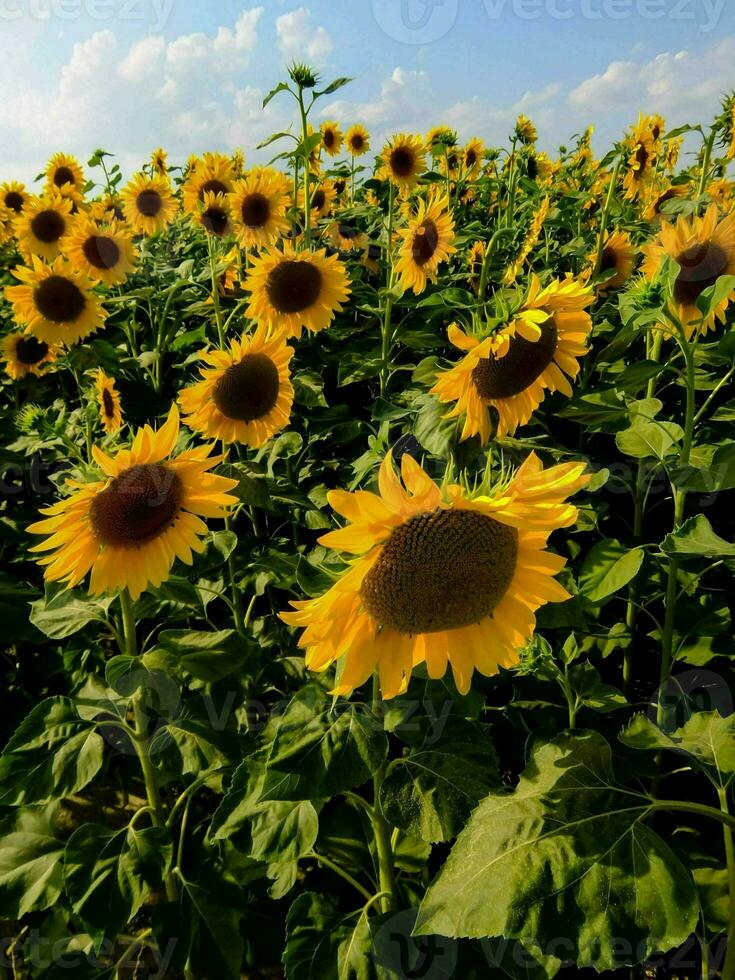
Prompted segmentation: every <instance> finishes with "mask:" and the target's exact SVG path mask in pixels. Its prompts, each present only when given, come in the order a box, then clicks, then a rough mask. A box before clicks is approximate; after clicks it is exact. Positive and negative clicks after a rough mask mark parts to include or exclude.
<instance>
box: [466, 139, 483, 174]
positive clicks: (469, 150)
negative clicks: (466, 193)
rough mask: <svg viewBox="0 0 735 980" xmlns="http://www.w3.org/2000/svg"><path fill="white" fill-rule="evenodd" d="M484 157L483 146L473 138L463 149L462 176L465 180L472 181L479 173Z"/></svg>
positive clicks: (478, 140)
mask: <svg viewBox="0 0 735 980" xmlns="http://www.w3.org/2000/svg"><path fill="white" fill-rule="evenodd" d="M484 156H485V144H484V143H483V142H482V140H480V139H477V137H476V136H475V137H473V138H472V139H471V140H470V141H469V143H468V144H467V146H465V148H464V154H463V174H464V177H465V179H466V180H474V179H475V177H477V175H478V174H479V173H480V170H481V168H482V161H483V159H484Z"/></svg>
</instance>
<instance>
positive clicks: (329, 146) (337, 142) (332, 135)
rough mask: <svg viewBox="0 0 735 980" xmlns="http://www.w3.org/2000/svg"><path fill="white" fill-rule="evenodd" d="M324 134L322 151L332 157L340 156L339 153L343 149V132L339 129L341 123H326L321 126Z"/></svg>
mask: <svg viewBox="0 0 735 980" xmlns="http://www.w3.org/2000/svg"><path fill="white" fill-rule="evenodd" d="M321 134H322V149H323V150H324V152H325V153H327V154H328V155H329V156H330V157H336V156H338V155H339V151H340V150H341V149H342V140H343V139H344V137H343V136H342V130H341V129H340V127H339V123H336V122H331V121H329V122H325V123H322V126H321Z"/></svg>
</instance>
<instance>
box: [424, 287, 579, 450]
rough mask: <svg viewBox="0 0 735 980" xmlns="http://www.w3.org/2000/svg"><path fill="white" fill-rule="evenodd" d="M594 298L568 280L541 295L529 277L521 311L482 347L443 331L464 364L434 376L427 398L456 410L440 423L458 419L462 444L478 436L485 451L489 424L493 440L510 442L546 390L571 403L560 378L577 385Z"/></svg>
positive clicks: (569, 390) (568, 387) (463, 336)
mask: <svg viewBox="0 0 735 980" xmlns="http://www.w3.org/2000/svg"><path fill="white" fill-rule="evenodd" d="M593 298H594V297H593V293H592V290H591V289H589V288H586V287H584V286H582V285H581V284H580V283H578V282H575V281H574V280H573V279H566V280H563V281H559V282H552V283H550V284H549V285H548V286H546V287H545V288H542V287H541V284H540V282H539V280H538V279H537V278H536V276H533V277H532V279H531V285H530V288H529V292H528V295H527V296H526V299H525V301H524V303H523V305H522V306H521V308H520V309H519V310H518V312H517V313H516V314H515V316H514V318H513V319H512V320H511V322H510V323H508V324H507V325H506V326H505V327H503V328H502V329H500V330H499V331H497V332H496V333H494V334H492V335H490V336H489V337H485V338H484V339H483V338H481V337H477V336H473V335H469V334H466V333H465V332H464V331H463V330H462V329H461V328H460V327H458V326H457V325H456V324H453V325H452V326H451V327H450V328H449V339H450V341H451V342H452V344H454V346H455V347H457V348H459V349H460V350H462V351H464V352H465V356H464V357H463V358H462V360H461V361H460V362H459V364H457V365H455V367H453V368H450V369H449V370H448V371H441V372H439V374H438V375H437V380H436V384H435V385H434V387H433V389H432V391H433V393H434V394H435V395H437V396H438V398H439V400H440V401H442V402H447V403H451V402H454V403H455V404H454V408H453V409H452V410H451V411H450V412H448V413H447V418H460V417H462V416H463V417H464V425H463V428H462V433H461V439H469V438H470V437H471V436H474V435H479V436H480V439H481V441H482V443H483V445H484V444H485V443H486V442H488V441H489V439H490V437H491V435H492V434H493V427H494V426H493V423H494V422H495V425H496V428H497V435H498V436H499V437H500V438H503V437H504V436H506V435H513V433H514V432H515V431H516V429H517V428H518V426H519V425H525V424H526V423H527V422H528V420H529V419H530V418H531V416H532V414H533V413H534V412H535V411H536V409H537V408H538V407H539V405H540V404H541V402H542V401H543V400H544V398H545V397H546V392H547V390H548V391H561V392H562V393H563V394H565V395H566V396H567V397H569V396H571V394H572V387H571V385H570V383H569V381H568V379H567V375H568V376H569V377H571V378H576V376H577V375H578V374H579V361H578V358H580V357H582V356H584V354H586V353H587V339H588V337H589V335H590V332H591V330H592V320H591V318H590V316H589V314H588V313H587V312H586V309H585V308H586V307H587V306H589V304H590V303H591V302H592V300H593ZM491 413H493V414H491ZM493 415H494V416H495V418H493Z"/></svg>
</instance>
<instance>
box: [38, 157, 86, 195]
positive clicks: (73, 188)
mask: <svg viewBox="0 0 735 980" xmlns="http://www.w3.org/2000/svg"><path fill="white" fill-rule="evenodd" d="M46 186H47V188H48V189H49V191H51V192H53V191H57V192H58V193H59V194H62V195H63V196H65V197H69V198H72V199H74V200H76V201H81V199H82V197H83V196H84V171H83V170H82V168H81V166H80V165H79V161H78V160H77V159H76V157H72V156H69V155H68V154H67V153H54V155H53V156H52V157H51V159H50V160H49V162H48V165H47V166H46Z"/></svg>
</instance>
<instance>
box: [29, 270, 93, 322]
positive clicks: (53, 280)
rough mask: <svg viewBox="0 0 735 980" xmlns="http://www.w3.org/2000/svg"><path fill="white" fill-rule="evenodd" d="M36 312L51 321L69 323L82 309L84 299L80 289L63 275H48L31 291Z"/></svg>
mask: <svg viewBox="0 0 735 980" xmlns="http://www.w3.org/2000/svg"><path fill="white" fill-rule="evenodd" d="M33 299H34V302H35V304H36V309H37V310H38V312H39V313H40V314H41V315H42V316H44V317H45V318H46V319H47V320H51V321H52V323H71V322H73V321H74V320H76V319H78V317H79V316H80V315H81V314H82V312H83V311H84V307H85V306H86V300H85V298H84V293H83V292H82V291H81V289H80V288H79V287H78V286H77V285H76V283H73V282H72V281H71V279H65V278H64V276H49V277H48V278H47V279H44V280H43V281H42V282H40V283H39V284H38V285H37V286H36V288H35V290H34V293H33Z"/></svg>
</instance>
